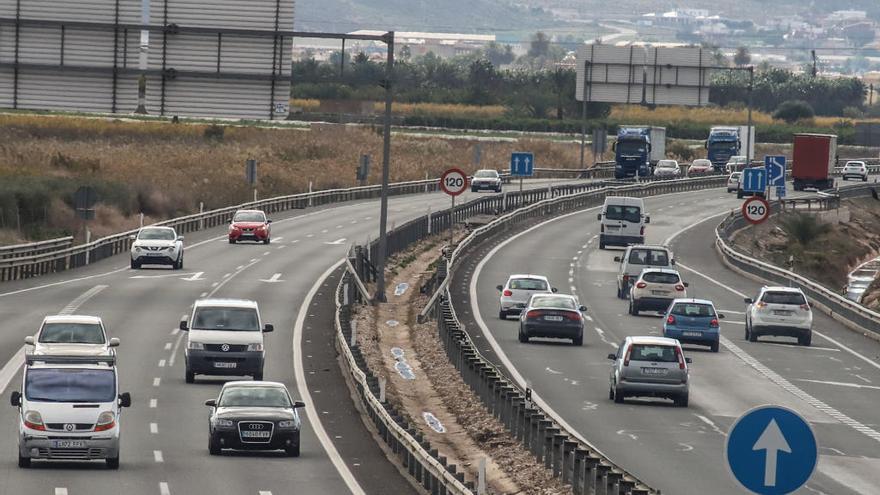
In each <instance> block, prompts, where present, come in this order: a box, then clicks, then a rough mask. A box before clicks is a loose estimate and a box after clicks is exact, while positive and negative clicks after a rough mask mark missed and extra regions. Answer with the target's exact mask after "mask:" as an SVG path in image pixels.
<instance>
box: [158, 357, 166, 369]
mask: <svg viewBox="0 0 880 495" xmlns="http://www.w3.org/2000/svg"><path fill="white" fill-rule="evenodd" d="M159 367H160V368H164V367H165V360H164V359H160V360H159Z"/></svg>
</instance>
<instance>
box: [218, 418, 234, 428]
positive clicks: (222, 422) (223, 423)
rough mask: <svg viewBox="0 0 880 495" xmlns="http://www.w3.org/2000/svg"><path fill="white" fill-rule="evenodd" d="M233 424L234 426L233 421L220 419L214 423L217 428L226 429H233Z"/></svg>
mask: <svg viewBox="0 0 880 495" xmlns="http://www.w3.org/2000/svg"><path fill="white" fill-rule="evenodd" d="M232 424H233V423H232V420H231V419H218V420H215V421H214V425H216V426H222V427H224V428H231V427H232Z"/></svg>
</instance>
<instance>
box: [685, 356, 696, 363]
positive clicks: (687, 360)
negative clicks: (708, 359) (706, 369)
mask: <svg viewBox="0 0 880 495" xmlns="http://www.w3.org/2000/svg"><path fill="white" fill-rule="evenodd" d="M684 362H686V363H687V364H691V363H693V362H694V360H693V359H691V358H689V357H686V358H684Z"/></svg>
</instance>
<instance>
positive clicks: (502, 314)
mask: <svg viewBox="0 0 880 495" xmlns="http://www.w3.org/2000/svg"><path fill="white" fill-rule="evenodd" d="M498 318H499V319H502V320H506V319H507V311H504V310H503V309H499V310H498Z"/></svg>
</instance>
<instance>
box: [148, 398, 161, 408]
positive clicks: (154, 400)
mask: <svg viewBox="0 0 880 495" xmlns="http://www.w3.org/2000/svg"><path fill="white" fill-rule="evenodd" d="M158 405H159V401H158V400H157V399H150V409H156V406H158Z"/></svg>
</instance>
